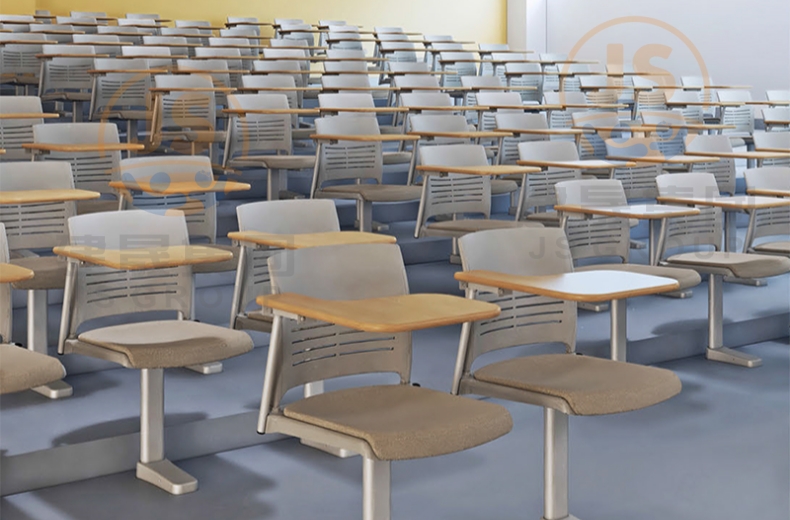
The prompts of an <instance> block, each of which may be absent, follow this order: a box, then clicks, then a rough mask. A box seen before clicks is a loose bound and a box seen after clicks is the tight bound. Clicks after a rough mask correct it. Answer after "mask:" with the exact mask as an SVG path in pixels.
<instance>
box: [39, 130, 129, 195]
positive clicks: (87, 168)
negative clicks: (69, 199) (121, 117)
mask: <svg viewBox="0 0 790 520" xmlns="http://www.w3.org/2000/svg"><path fill="white" fill-rule="evenodd" d="M33 141H34V142H36V143H50V144H118V143H120V142H121V140H120V138H119V137H118V127H117V126H116V125H115V124H113V123H57V124H38V125H34V126H33ZM41 160H43V161H68V162H69V163H70V164H71V171H72V174H73V175H74V186H75V187H76V188H78V189H83V190H93V191H98V192H99V193H111V194H113V195H115V192H114V191H113V190H112V188H110V186H109V182H110V181H113V180H116V179H118V178H120V177H119V176H118V168H119V166H120V162H121V152H119V151H113V152H107V151H95V152H49V153H46V154H43V155H42V156H41Z"/></svg>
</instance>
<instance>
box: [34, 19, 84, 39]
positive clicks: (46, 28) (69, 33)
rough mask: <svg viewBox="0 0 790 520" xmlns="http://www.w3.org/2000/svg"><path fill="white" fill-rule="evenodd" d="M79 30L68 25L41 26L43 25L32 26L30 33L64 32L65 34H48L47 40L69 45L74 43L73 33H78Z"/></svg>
mask: <svg viewBox="0 0 790 520" xmlns="http://www.w3.org/2000/svg"><path fill="white" fill-rule="evenodd" d="M76 30H77V28H76V27H74V26H73V25H67V24H54V23H53V24H41V25H31V26H30V32H31V33H36V32H39V31H63V32H64V33H65V34H51V33H48V34H47V39H48V40H52V42H53V43H61V44H68V43H71V42H72V39H71V37H72V36H73V34H72V33H73V32H74V31H76Z"/></svg>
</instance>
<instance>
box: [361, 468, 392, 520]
mask: <svg viewBox="0 0 790 520" xmlns="http://www.w3.org/2000/svg"><path fill="white" fill-rule="evenodd" d="M390 482H391V473H390V463H389V461H381V460H373V459H368V458H363V459H362V520H390V516H391V515H392V505H391V487H390Z"/></svg>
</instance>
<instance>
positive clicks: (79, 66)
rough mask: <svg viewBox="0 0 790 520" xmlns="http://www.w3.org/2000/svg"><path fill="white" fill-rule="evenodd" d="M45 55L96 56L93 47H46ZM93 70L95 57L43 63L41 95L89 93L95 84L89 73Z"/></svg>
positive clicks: (44, 47) (57, 59)
mask: <svg viewBox="0 0 790 520" xmlns="http://www.w3.org/2000/svg"><path fill="white" fill-rule="evenodd" d="M41 52H42V53H43V54H45V55H46V54H53V55H57V54H85V55H91V54H95V53H96V50H95V49H94V48H93V46H91V45H44V46H43V47H42V49H41ZM92 68H93V57H92V56H87V57H85V58H50V59H46V60H44V61H42V64H41V79H40V83H39V95H40V96H42V98H44V99H46V98H47V97H48V96H52V95H58V94H62V93H64V92H89V91H90V89H91V87H92V85H93V82H92V79H91V76H90V74H88V71H89V70H90V69H92Z"/></svg>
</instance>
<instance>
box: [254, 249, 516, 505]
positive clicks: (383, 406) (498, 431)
mask: <svg viewBox="0 0 790 520" xmlns="http://www.w3.org/2000/svg"><path fill="white" fill-rule="evenodd" d="M269 269H270V272H271V275H272V284H273V285H274V287H275V290H276V292H283V293H285V292H287V293H297V294H303V295H305V296H309V297H313V298H326V299H331V300H357V299H362V298H376V297H386V296H401V295H406V294H408V292H409V289H408V282H407V279H406V270H405V268H404V265H403V259H402V258H401V255H400V251H399V249H398V246H396V245H384V244H375V245H374V244H366V245H349V246H336V247H322V248H312V249H300V250H296V251H285V252H282V253H279V254H277V255H275V256H273V257H271V258H270V259H269ZM317 333H318V334H317ZM319 347H320V348H321V353H322V355H320V356H316V355H314V353H313V352H314V349H315V348H319ZM411 347H412V342H411V334H410V333H408V332H401V333H395V334H379V333H368V332H361V331H357V330H353V329H348V328H345V327H340V326H336V325H332V324H329V323H324V322H320V321H315V320H304V321H294V320H290V319H286V318H283V317H281V316H279V315H275V318H274V325H273V332H272V335H271V341H270V347H269V352H270V353H271V355H270V357H269V361H268V365H267V373H266V380H265V382H264V393H263V397H262V399H261V410H260V418H259V422H258V431H259V432H261V433H282V434H286V435H291V436H295V437H299V438H301V439H303V441H305V442H314V443H321V444H324V445H330V446H332V447H335V448H340V449H346V450H349V451H351V452H354V453H359V454H361V455H362V457H363V464H362V466H363V478H362V481H363V518H364V520H389V518H390V461H392V460H409V459H417V458H425V457H433V456H437V455H442V454H447V453H454V452H458V451H462V450H465V449H468V448H472V447H474V446H478V445H481V444H484V443H486V442H489V441H491V440H494V439H496V438H498V437H500V436H502V435H504V434H505V433H507V432H508V431H509V430H510V429H511V427H512V420H511V418H510V416H509V414H508V413H507V412H506V411H505V410H504V408H502V407H500V406H499V405H494V404H492V403H485V402H482V401H477V400H466V399H463V398H459V397H453V396H450V395H449V394H445V393H442V392H437V391H434V390H429V389H425V388H419V387H416V386H412V385H411V384H410V377H411V358H412V356H411ZM372 373H394V374H397V375H398V376H399V384H393V385H379V386H362V387H354V388H350V389H345V390H338V391H331V392H326V393H320V394H317V395H311V396H309V397H307V398H305V399H300V400H298V401H296V402H292V403H290V404H287V405H286V404H284V403H282V398H283V396H284V394H285V393H286V392H287V391H288V390H289V389H290V388H294V387H297V386H301V385H310V384H313V383H315V382H319V381H323V380H326V379H333V378H337V377H343V376H349V375H359V374H372Z"/></svg>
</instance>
